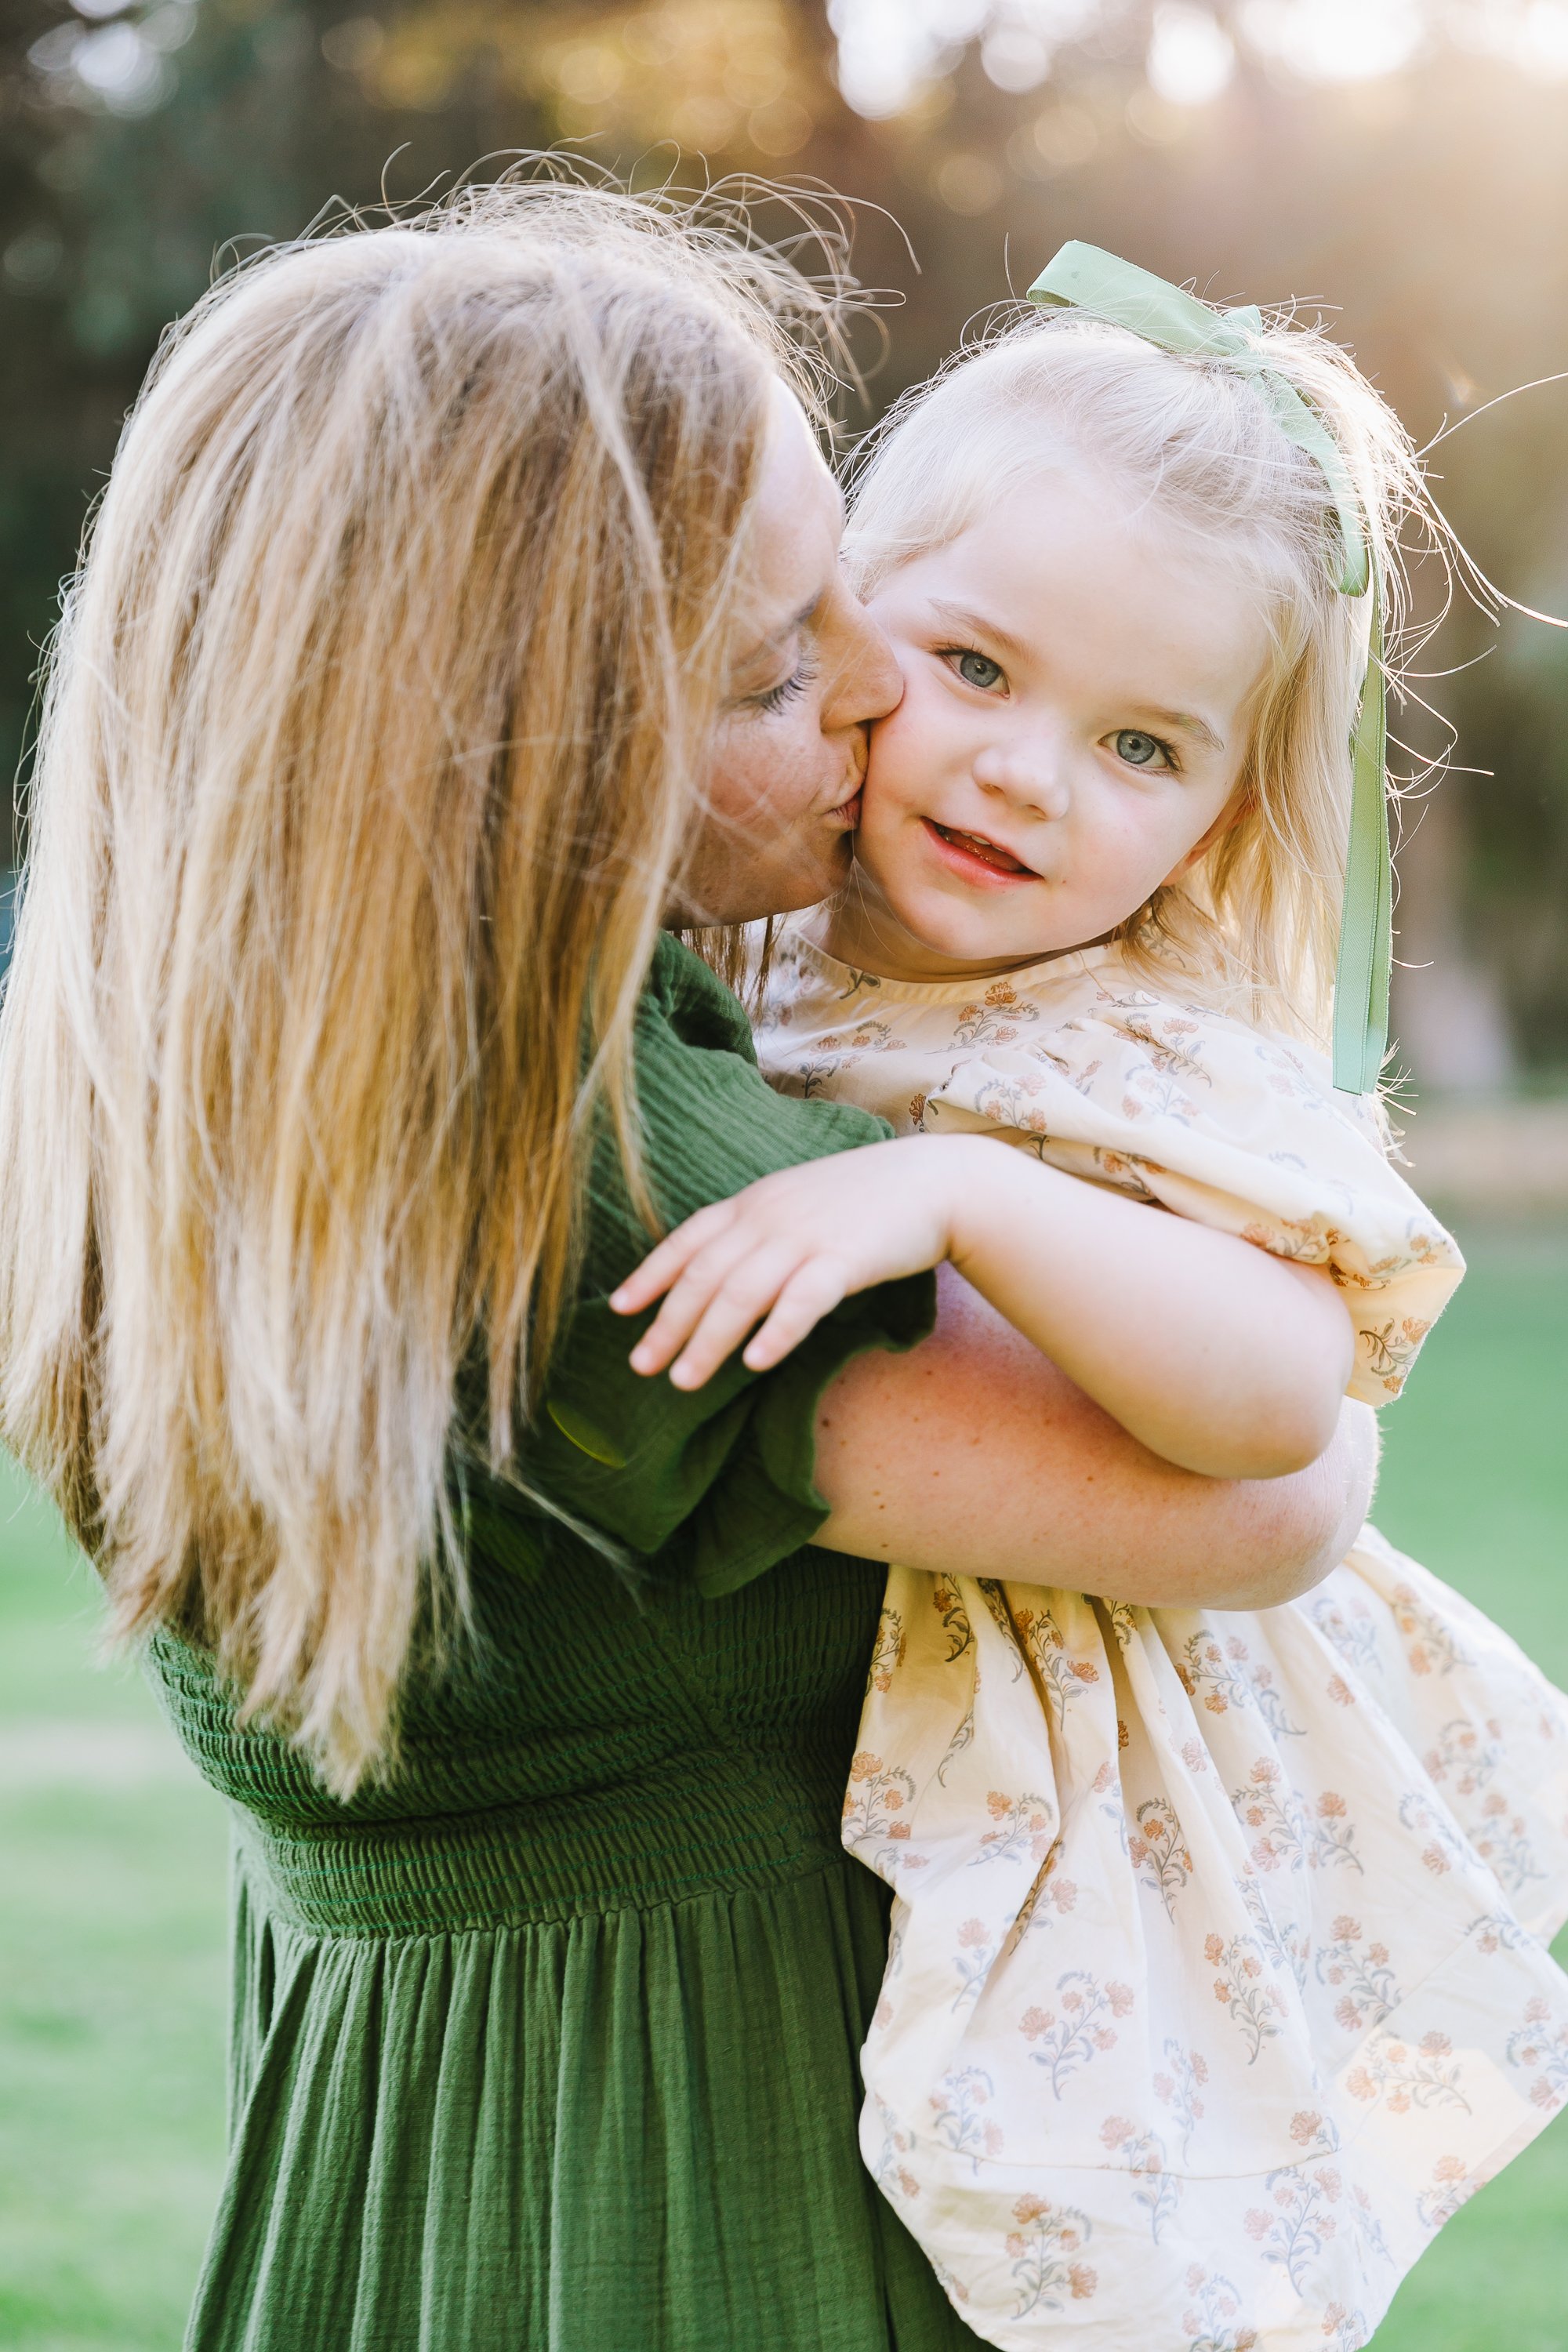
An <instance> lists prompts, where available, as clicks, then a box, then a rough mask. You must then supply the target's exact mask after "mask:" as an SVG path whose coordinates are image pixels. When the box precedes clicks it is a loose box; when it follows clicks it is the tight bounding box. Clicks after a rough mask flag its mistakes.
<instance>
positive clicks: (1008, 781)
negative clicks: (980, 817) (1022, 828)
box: [973, 750, 1070, 820]
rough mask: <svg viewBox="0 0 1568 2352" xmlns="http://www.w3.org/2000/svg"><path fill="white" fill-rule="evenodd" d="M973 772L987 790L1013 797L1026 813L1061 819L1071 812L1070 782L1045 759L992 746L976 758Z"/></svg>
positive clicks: (1001, 795) (980, 784)
mask: <svg viewBox="0 0 1568 2352" xmlns="http://www.w3.org/2000/svg"><path fill="white" fill-rule="evenodd" d="M973 774H974V781H975V782H976V783H977V784H978V785H979V787H980V789H981V791H982V792H983V793H995V794H996V795H997V797H998V798H999V799H1002V800H1007V801H1011V802H1012V803H1013V805H1014V806H1015V807H1016V808H1017V809H1019V810H1021V811H1022V812H1023V813H1024V814H1026V815H1028V816H1041V817H1047V818H1049V819H1052V820H1057V819H1059V818H1061V817H1064V816H1066V814H1067V813H1068V806H1069V804H1070V795H1069V793H1068V788H1067V785H1066V783H1065V782H1063V781H1062V779H1061V777H1060V776H1058V775H1057V774H1055V773H1053V772H1052V770H1051V767H1050V765H1049V763H1048V762H1047V761H1045V760H1041V759H1029V758H1026V757H1024V756H1023V755H1022V754H1020V753H1018V752H1016V751H995V750H988V751H982V752H981V753H980V754H979V755H978V757H977V758H976V760H975V762H974V770H973Z"/></svg>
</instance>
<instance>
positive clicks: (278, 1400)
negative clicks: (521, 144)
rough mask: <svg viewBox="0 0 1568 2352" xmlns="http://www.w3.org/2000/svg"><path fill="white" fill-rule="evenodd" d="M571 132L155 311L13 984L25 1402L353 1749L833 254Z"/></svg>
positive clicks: (532, 1359) (554, 1189)
mask: <svg viewBox="0 0 1568 2352" xmlns="http://www.w3.org/2000/svg"><path fill="white" fill-rule="evenodd" d="M724 226H725V224H724V223H723V222H722V221H721V223H720V224H719V226H717V227H713V226H704V225H703V223H702V220H701V219H700V217H697V218H694V217H693V216H692V215H690V214H689V213H687V214H682V213H680V212H679V211H678V210H677V209H675V208H673V207H672V206H671V205H668V204H660V203H658V202H653V203H644V202H640V201H637V200H634V199H632V198H631V197H629V196H626V195H625V194H618V193H616V192H615V191H613V190H607V189H605V188H600V187H588V186H583V185H570V184H560V183H559V182H555V181H551V180H549V179H546V180H543V181H538V180H534V181H531V182H525V183H523V184H512V185H510V186H503V187H500V188H491V189H489V190H487V191H483V192H473V191H470V192H468V193H467V194H463V195H461V196H459V197H458V198H456V199H454V200H451V201H449V202H447V204H445V205H442V206H440V207H437V208H436V209H434V210H432V211H430V212H427V213H426V214H423V215H420V216H418V217H416V218H413V219H408V220H405V221H401V222H394V223H392V224H391V225H388V226H380V227H374V228H370V229H365V228H362V227H360V226H357V225H355V224H347V225H346V226H345V230H344V233H340V234H333V235H328V236H318V237H316V238H314V239H312V240H310V241H307V242H304V243H302V244H299V245H296V246H293V247H287V248H283V249H280V250H278V251H275V252H273V253H271V254H268V255H266V256H264V257H261V258H260V259H259V260H258V261H257V262H254V263H251V264H249V265H248V266H247V267H246V268H243V269H241V270H239V271H237V273H235V274H234V275H233V276H231V277H230V278H226V279H224V280H222V281H221V282H220V283H218V284H217V285H216V287H215V289H213V290H212V291H211V292H210V293H209V294H208V296H207V297H206V298H205V299H204V300H203V301H202V302H201V303H199V304H198V305H197V307H196V309H195V311H194V312H193V313H192V314H191V316H190V317H189V318H187V319H186V320H184V322H183V324H182V325H181V326H180V327H179V328H178V329H177V330H175V331H173V332H172V333H171V334H170V336H169V337H168V339H167V340H166V341H165V343H164V345H163V349H162V350H161V352H160V353H159V356H158V359H157V362H156V363H155V365H154V367H153V373H152V374H151V376H150V378H149V381H148V383H147V386H146V388H145V389H144V391H143V393H142V397H141V399H140V401H139V403H138V404H137V406H136V408H135V410H134V412H133V413H132V417H131V419H130V422H129V424H128V426H127V428H126V432H125V435H124V437H123V440H122V442H121V448H120V452H119V455H118V457H117V459H116V462H115V465H114V468H113V471H112V475H111V477H110V482H109V486H108V488H107V490H106V492H105V494H104V497H103V499H102V502H101V505H100V509H99V510H98V513H97V515H96V518H95V520H94V521H93V524H92V527H91V530H90V537H89V547H88V551H87V553H86V556H85V560H84V562H83V566H82V569H81V571H80V573H79V577H78V579H77V581H76V583H75V585H74V587H73V588H72V589H71V591H70V592H69V595H68V601H67V604H66V608H65V612H64V616H63V619H62V622H61V625H60V628H59V631H58V638H57V642H56V643H55V646H54V647H53V650H52V657H51V661H50V674H49V679H48V685H47V698H46V705H45V714H44V718H43V722H42V729H41V735H40V743H39V751H38V756H37V765H36V779H35V787H34V799H33V815H32V839H31V845H30V852H29V856H28V859H27V864H26V873H25V877H24V883H23V889H22V895H21V912H20V920H19V926H18V930H17V937H16V954H15V960H14V964H13V968H12V971H11V976H10V980H9V983H8V987H7V990H6V995H5V1006H4V1013H3V1016H0V1167H3V1169H4V1181H3V1182H0V1434H3V1435H4V1437H5V1442H6V1443H7V1444H9V1445H10V1446H12V1447H13V1448H14V1449H15V1451H16V1453H17V1454H19V1455H20V1456H21V1457H22V1459H23V1460H24V1461H25V1462H26V1464H27V1465H28V1466H29V1467H30V1468H31V1469H32V1471H33V1472H34V1473H35V1474H36V1475H37V1476H38V1477H39V1478H40V1479H41V1480H42V1481H43V1482H44V1483H45V1484H46V1485H47V1486H48V1487H49V1488H50V1489H51V1490H52V1491H53V1493H54V1494H55V1495H56V1496H57V1497H58V1500H59V1501H60V1503H61V1505H62V1506H63V1507H64V1510H65V1513H66V1517H67V1518H68V1521H69V1523H70V1525H71V1526H72V1528H74V1529H75V1530H76V1531H77V1533H78V1534H79V1536H80V1537H81V1538H82V1539H83V1540H84V1541H85V1542H86V1543H87V1545H88V1546H89V1549H91V1550H92V1551H93V1552H94V1554H95V1555H96V1557H97V1559H98V1560H99V1562H100V1567H101V1569H102V1571H103V1574H104V1577H105V1579H106V1581H107V1585H108V1590H109V1593H110V1599H111V1601H112V1610H113V1620H114V1623H115V1625H116V1627H117V1628H118V1630H119V1631H120V1633H122V1634H125V1635H135V1634H137V1633H142V1632H144V1631H145V1630H147V1629H149V1628H151V1627H153V1626H156V1625H158V1624H174V1625H177V1626H182V1627H184V1628H186V1629H188V1630H190V1631H191V1632H193V1633H195V1634H196V1635H197V1637H198V1638H201V1639H203V1640H205V1641H206V1642H208V1643H211V1644H212V1646H213V1648H214V1649H215V1651H216V1656H217V1659H218V1662H219V1664H220V1666H221V1668H222V1670H223V1671H224V1672H225V1674H226V1675H229V1676H230V1677H232V1678H233V1680H234V1681H235V1682H236V1683H237V1685H240V1686H241V1687H242V1688H243V1690H244V1692H245V1693H246V1705H247V1711H248V1712H250V1713H253V1714H255V1713H259V1714H260V1715H261V1716H262V1717H264V1718H266V1719H268V1720H271V1721H273V1722H275V1723H278V1724H279V1725H281V1726H282V1727H285V1728H286V1729H288V1730H289V1731H290V1732H292V1733H293V1735H294V1736H295V1737H296V1738H298V1739H299V1740H300V1742H301V1743H302V1744H303V1745H304V1747H305V1748H307V1749H308V1750H309V1751H310V1753H311V1754H312V1755H313V1757H314V1758H315V1759H317V1761H318V1763H319V1766H320V1768H321V1770H322V1771H323V1773H324V1775H325V1777H326V1778H327V1779H328V1780H329V1781H330V1783H331V1785H332V1786H333V1787H335V1788H336V1789H338V1790H342V1791H346V1790H350V1789H352V1788H353V1785H354V1783H355V1781H356V1780H358V1778H359V1777H360V1776H361V1775H362V1774H363V1772H364V1770H365V1769H367V1767H370V1766H373V1765H374V1764H375V1762H376V1761H377V1759H384V1757H386V1756H387V1755H388V1754H389V1753H390V1752H391V1748H392V1744H393V1741H394V1738H395V1699H396V1693H397V1689H398V1685H399V1682H400V1679H401V1677H402V1676H403V1675H404V1672H405V1666H406V1663H407V1659H408V1654H409V1648H410V1643H411V1640H412V1638H413V1634H414V1630H415V1627H416V1623H417V1622H420V1621H421V1617H422V1613H423V1614H424V1615H425V1616H426V1617H430V1616H432V1615H433V1616H434V1617H435V1618H436V1619H441V1618H442V1616H443V1612H445V1616H446V1619H447V1620H449V1619H450V1616H451V1612H452V1607H453V1605H454V1603H455V1605H456V1607H457V1609H458V1612H460V1611H461V1609H462V1606H463V1601H464V1587H463V1572H462V1561H461V1556H460V1551H459V1550H458V1547H457V1546H456V1544H455V1542H454V1541H453V1540H452V1539H451V1537H452V1530H451V1528H450V1527H449V1525H448V1524H447V1502H446V1493H447V1487H446V1474H447V1465H448V1450H449V1446H450V1444H451V1443H452V1439H453V1434H454V1412H455V1405H454V1397H455V1392H456V1390H457V1384H458V1373H459V1370H460V1368H461V1367H462V1366H463V1365H464V1364H465V1362H466V1361H468V1360H471V1359H472V1358H474V1357H476V1356H477V1357H478V1358H479V1360H482V1362H483V1363H484V1365H485V1368H486V1370H487V1372H488V1391H489V1412H488V1444H489V1453H490V1455H491V1458H492V1460H493V1461H495V1462H496V1463H498V1464H499V1463H501V1462H504V1460H505V1459H506V1457H507V1455H508V1454H509V1452H510V1448H511V1446H512V1444H513V1439H514V1426H513V1423H514V1399H517V1398H519V1397H521V1398H522V1399H523V1400H525V1401H526V1400H528V1399H530V1398H531V1396H532V1394H533V1392H534V1391H535V1388H536V1384H537V1379H538V1374H539V1370H540V1367H541V1366H542V1364H543V1363H544V1361H545V1360H546V1359H547V1357H548V1355H549V1351H550V1347H551V1341H552V1336H553V1335H554V1333H555V1331H556V1328H557V1327H558V1324H559V1321H560V1318H561V1317H562V1315H563V1310H564V1307H565V1304H566V1301H567V1298H568V1297H569V1292H570V1284H571V1278H572V1268H573V1255H574V1238H575V1218H576V1208H577V1200H578V1194H579V1190H580V1179H581V1174H582V1158H583V1152H584V1148H585V1145H586V1143H587V1141H588V1139H589V1138H590V1133H591V1130H593V1129H595V1127H596V1126H599V1125H601V1124H602V1122H603V1121H604V1120H605V1119H608V1120H609V1121H610V1122H612V1123H613V1128H614V1131H615V1132H616V1134H617V1136H618V1138H619V1140H620V1145H621V1149H622V1150H623V1153H624V1155H625V1158H626V1161H627V1164H628V1166H629V1168H630V1170H631V1171H632V1176H633V1181H634V1185H635V1184H636V1182H637V1151H636V1107H635V1087H634V1078H633V1070H632V1061H631V1043H632V1024H633V1018H634V1013H635V1010H636V1005H637V997H638V993H639V990H640V987H641V984H642V982H643V979H644V976H645V973H646V971H647V964H648V961H649V958H650V956H651V954H652V951H653V947H654V943H655V940H656V935H657V930H658V925H659V923H660V920H661V918H662V915H663V913H664V910H665V909H666V908H667V907H668V904H669V902H670V898H671V894H672V891H674V890H675V888H676V887H678V884H679V875H680V870H681V865H682V859H683V856H684V854H685V852H686V850H687V848H688V845H689V842H690V840H691V837H692V835H693V834H694V833H695V831H696V829H697V819H698V815H699V813H700V791H701V782H700V779H701V774H702V770H703V763H704V757H705V746H706V741H707V738H708V733H709V730H710V725H711V722H712V719H713V717H714V714H715V711H716V709H717V707H718V702H719V699H720V698H721V692H722V678H723V670H724V665H725V661H726V657H727V650H728V648H727V644H726V631H725V625H724V624H725V620H726V616H727V614H728V612H729V609H730V608H731V605H732V603H733V591H734V588H735V585H736V582H737V577H738V573H737V567H738V566H740V565H742V563H743V562H744V541H745V531H744V528H743V526H744V524H745V520H746V517H747V512H748V502H749V500H750V499H751V496H752V488H753V484H754V479H755V476H756V472H757V466H758V453H759V448H760V446H761V440H762V436H763V429H764V420H765V417H766V414H767V407H768V394H769V387H770V384H771V383H772V382H773V380H774V378H775V376H776V374H777V373H779V372H780V371H781V370H782V371H783V372H784V373H785V375H786V376H793V378H794V380H795V383H796V387H797V389H799V390H802V391H803V392H805V394H807V396H808V397H809V395H810V394H811V391H812V383H811V381H810V366H809V362H807V361H806V360H804V359H802V358H801V357H800V356H799V353H798V349H797V343H796V341H792V333H791V330H792V329H793V328H795V327H797V326H798V325H799V323H800V322H801V320H802V319H805V318H808V317H809V314H810V312H811V311H812V309H813V299H814V298H813V297H812V295H811V292H810V289H809V288H808V287H807V286H806V285H805V282H804V281H803V280H801V279H800V278H797V277H795V275H794V274H793V273H792V272H790V271H789V270H787V269H786V268H784V265H783V264H782V263H777V262H774V261H773V260H772V259H771V258H770V257H768V256H767V255H766V254H765V253H763V252H758V251H755V250H753V251H751V252H749V253H748V252H746V251H744V250H742V247H741V246H739V245H737V244H736V243H735V242H734V240H733V238H732V237H731V236H727V235H726V234H725V233H724Z"/></svg>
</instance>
